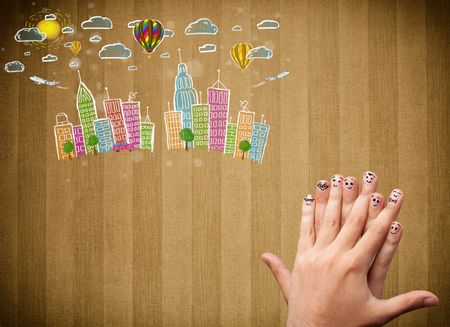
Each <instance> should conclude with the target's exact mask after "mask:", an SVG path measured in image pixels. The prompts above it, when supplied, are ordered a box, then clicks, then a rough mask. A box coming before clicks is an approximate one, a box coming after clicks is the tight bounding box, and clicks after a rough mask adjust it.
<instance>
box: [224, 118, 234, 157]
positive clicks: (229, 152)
mask: <svg viewBox="0 0 450 327" xmlns="http://www.w3.org/2000/svg"><path fill="white" fill-rule="evenodd" d="M236 130H237V124H236V123H232V122H231V117H230V120H229V122H228V124H227V134H226V138H225V151H224V154H225V155H226V156H233V155H234V150H235V148H236Z"/></svg>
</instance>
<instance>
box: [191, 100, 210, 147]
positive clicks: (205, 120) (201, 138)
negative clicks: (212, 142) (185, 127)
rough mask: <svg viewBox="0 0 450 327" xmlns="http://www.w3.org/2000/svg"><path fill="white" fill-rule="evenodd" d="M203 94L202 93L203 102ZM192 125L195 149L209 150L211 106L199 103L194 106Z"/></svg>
mask: <svg viewBox="0 0 450 327" xmlns="http://www.w3.org/2000/svg"><path fill="white" fill-rule="evenodd" d="M201 97H202V92H200V102H201ZM192 124H193V130H192V131H193V132H194V134H195V139H194V147H195V148H197V149H208V140H209V133H208V130H209V105H208V104H207V103H204V104H202V103H198V104H194V105H192Z"/></svg>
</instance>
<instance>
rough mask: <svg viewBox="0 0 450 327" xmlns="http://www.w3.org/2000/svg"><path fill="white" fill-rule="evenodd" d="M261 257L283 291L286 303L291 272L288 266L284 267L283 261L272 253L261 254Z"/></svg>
mask: <svg viewBox="0 0 450 327" xmlns="http://www.w3.org/2000/svg"><path fill="white" fill-rule="evenodd" d="M261 259H262V261H264V263H265V264H266V265H267V266H268V267H269V269H270V270H271V271H272V274H273V277H275V279H276V280H277V282H278V285H279V286H280V288H281V292H283V296H284V300H285V301H286V303H287V302H288V298H289V284H290V282H291V272H290V271H289V269H288V267H286V264H285V263H284V262H283V260H282V259H281V258H279V257H278V256H276V255H275V254H273V253H264V254H263V255H262V256H261Z"/></svg>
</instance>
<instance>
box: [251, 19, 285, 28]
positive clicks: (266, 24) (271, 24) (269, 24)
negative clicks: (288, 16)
mask: <svg viewBox="0 0 450 327" xmlns="http://www.w3.org/2000/svg"><path fill="white" fill-rule="evenodd" d="M256 27H258V29H259V30H276V29H278V28H279V27H280V24H279V23H278V22H277V21H275V20H263V21H261V22H259V23H258V24H257V25H256Z"/></svg>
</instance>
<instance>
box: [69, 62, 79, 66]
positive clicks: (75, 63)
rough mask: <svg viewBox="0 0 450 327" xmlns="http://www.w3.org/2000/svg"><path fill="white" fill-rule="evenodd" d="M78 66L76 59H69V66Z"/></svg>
mask: <svg viewBox="0 0 450 327" xmlns="http://www.w3.org/2000/svg"><path fill="white" fill-rule="evenodd" d="M79 66H80V64H79V63H78V62H77V61H71V62H69V67H70V68H77V67H79Z"/></svg>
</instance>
